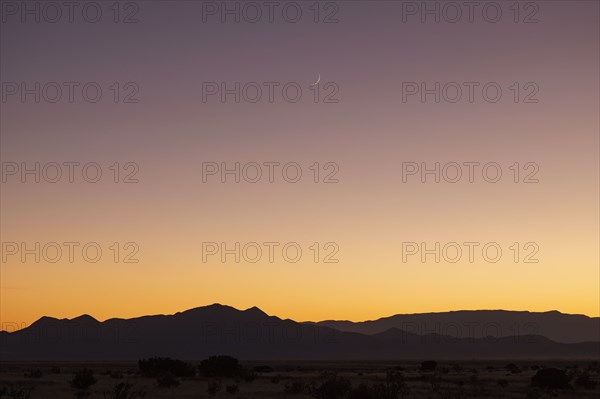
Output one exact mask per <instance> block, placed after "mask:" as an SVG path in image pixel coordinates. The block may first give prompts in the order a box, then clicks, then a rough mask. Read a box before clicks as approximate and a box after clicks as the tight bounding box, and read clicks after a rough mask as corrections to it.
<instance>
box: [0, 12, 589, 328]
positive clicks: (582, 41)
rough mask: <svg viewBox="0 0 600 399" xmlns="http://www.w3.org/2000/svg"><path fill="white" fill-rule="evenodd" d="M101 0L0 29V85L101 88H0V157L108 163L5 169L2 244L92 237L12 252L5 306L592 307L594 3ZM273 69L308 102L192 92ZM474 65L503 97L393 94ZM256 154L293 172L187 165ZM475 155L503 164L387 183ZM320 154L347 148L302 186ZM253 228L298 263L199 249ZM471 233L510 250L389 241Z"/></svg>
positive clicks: (454, 78)
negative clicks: (255, 15)
mask: <svg viewBox="0 0 600 399" xmlns="http://www.w3.org/2000/svg"><path fill="white" fill-rule="evenodd" d="M3 3H4V2H3ZM100 3H101V4H103V7H104V13H105V14H103V16H105V17H103V19H102V21H101V22H99V23H96V24H93V23H87V22H85V21H83V20H81V18H79V17H77V16H78V15H80V14H77V13H76V20H75V22H74V23H68V22H63V23H56V24H53V23H47V22H44V21H42V22H41V23H39V24H36V23H33V22H31V21H26V22H25V23H21V22H20V21H19V19H18V17H15V16H12V15H9V16H6V17H7V20H6V22H3V23H2V24H1V35H0V36H1V39H0V45H1V55H2V56H1V60H0V67H1V81H2V82H3V83H5V82H17V83H20V82H27V84H30V85H32V84H33V82H36V81H38V82H42V84H43V83H45V82H53V81H54V82H66V81H76V82H82V83H85V82H98V84H99V85H100V86H101V87H103V89H104V90H103V97H102V99H101V100H100V101H99V102H98V103H87V102H85V101H82V100H81V98H80V97H79V96H78V93H80V92H79V91H76V92H75V93H76V99H75V102H74V103H72V104H71V103H69V102H67V101H65V100H63V101H60V102H58V103H55V104H52V103H48V102H45V101H42V102H40V103H39V104H36V103H34V102H32V101H31V100H29V101H28V102H26V103H21V102H20V101H19V98H18V97H10V98H8V99H7V101H5V102H3V103H2V104H0V105H1V113H0V116H1V117H0V127H1V150H0V155H1V158H2V162H17V163H21V162H27V163H28V164H29V165H32V164H33V163H35V162H40V163H42V164H44V163H47V162H59V163H62V162H69V161H78V162H81V163H87V162H97V163H99V164H101V165H102V166H103V172H104V176H105V177H104V178H103V179H102V180H101V181H100V182H99V183H96V184H90V183H86V182H85V181H82V179H80V178H78V179H77V180H76V182H75V183H72V184H70V183H68V182H66V181H64V180H63V181H61V182H59V183H56V184H52V183H43V182H42V183H39V184H34V183H31V182H29V183H27V184H23V183H21V182H20V181H19V179H18V177H14V176H12V177H10V178H9V179H8V181H7V182H6V183H3V184H2V192H1V198H0V199H1V202H0V210H1V213H2V218H1V220H2V221H1V225H0V233H1V236H2V237H1V241H2V242H4V243H6V242H18V243H21V242H25V243H27V244H29V245H30V246H33V245H34V243H35V242H41V243H47V242H67V241H78V242H81V243H85V242H92V241H93V242H98V243H99V244H100V245H101V246H102V248H103V249H104V251H105V252H104V253H103V258H102V260H101V261H99V262H98V263H87V262H85V261H82V259H81V256H76V257H77V258H78V260H77V261H75V262H74V263H69V262H68V261H66V259H65V257H63V259H61V261H59V262H57V263H47V262H40V263H35V262H34V261H33V260H32V259H33V258H32V257H30V258H29V259H28V261H27V262H24V263H23V262H21V261H20V258H19V257H18V256H11V257H8V260H7V262H3V263H2V265H1V271H0V273H1V274H0V276H1V282H0V288H1V294H0V299H1V301H0V312H1V314H0V321H1V322H3V323H6V322H17V323H26V324H30V323H31V322H33V321H34V320H36V319H37V318H39V317H41V316H42V315H49V316H54V317H74V316H77V315H79V314H82V313H89V314H91V315H93V316H95V317H96V318H98V319H101V320H103V319H106V318H110V317H133V316H137V315H143V314H155V313H174V312H177V311H181V310H185V309H188V308H193V307H197V306H202V305H207V304H211V303H215V302H219V303H223V304H228V305H231V306H234V307H238V308H247V307H251V306H258V307H260V308H261V309H263V310H265V311H266V312H267V313H270V314H275V315H278V316H280V317H289V318H293V319H296V320H318V319H350V320H364V319H373V318H377V317H381V316H385V315H391V314H395V313H415V312H429V311H447V310H458V309H508V310H530V311H547V310H553V309H556V310H559V311H562V312H566V313H582V314H587V315H590V316H598V315H600V308H599V306H600V305H599V299H600V298H599V284H600V279H599V278H600V276H599V269H598V265H599V254H598V242H599V230H598V229H599V212H598V203H599V195H598V188H599V187H598V185H599V167H598V166H599V163H598V162H599V159H598V151H599V140H598V139H599V120H598V110H599V106H600V104H599V77H598V70H599V68H600V65H599V48H600V46H599V44H600V43H599V26H598V18H599V17H598V16H599V4H598V2H595V1H544V2H537V4H538V5H539V8H540V9H539V11H538V12H537V13H536V18H537V19H538V20H539V22H538V23H528V24H525V23H514V21H513V14H511V12H512V11H510V10H509V8H508V7H509V5H510V4H512V2H506V1H501V2H498V3H499V4H502V7H503V16H502V18H501V20H500V21H499V22H498V23H489V22H486V21H485V20H483V19H482V17H481V12H479V13H478V12H476V13H475V21H474V23H469V22H468V21H465V20H463V21H460V22H458V23H447V22H443V21H442V22H440V23H438V24H436V23H433V22H432V20H431V19H429V20H427V21H426V23H421V21H419V19H418V16H417V17H414V16H409V17H408V21H407V22H403V14H402V2H389V1H344V2H337V3H336V4H337V5H338V6H339V12H337V14H336V18H337V19H338V20H339V22H338V23H329V24H324V23H314V21H313V20H312V18H313V15H312V14H310V13H311V12H312V11H310V9H309V7H310V5H311V4H312V2H298V4H300V5H301V6H302V8H303V11H304V13H306V14H303V18H302V19H301V21H300V22H298V23H287V22H286V21H284V20H283V19H282V18H281V14H280V13H277V12H276V14H275V22H274V23H268V22H267V21H261V22H259V23H247V22H240V23H235V22H233V21H232V20H231V19H230V20H228V21H227V22H226V23H221V21H220V20H219V18H218V17H215V16H209V17H208V20H207V22H206V23H203V21H202V16H203V14H202V5H201V2H198V3H194V2H190V1H169V2H167V1H144V2H137V4H138V6H139V12H137V14H136V17H137V18H138V19H139V22H138V23H131V24H115V23H113V22H112V21H111V18H112V14H110V13H111V12H112V11H111V10H110V8H109V3H108V2H100ZM111 3H112V2H111ZM233 3H235V2H230V3H229V4H233ZM429 3H431V4H433V3H434V2H429ZM483 3H485V2H483ZM216 4H218V5H219V6H220V5H221V2H217V3H216ZM328 11H331V10H328ZM527 11H531V10H527ZM322 12H325V10H322ZM522 12H523V13H525V10H522ZM526 14H528V13H526ZM321 17H323V15H321ZM520 18H521V19H523V18H524V16H523V15H520ZM319 74H320V76H321V83H320V84H321V85H324V84H326V83H327V82H334V83H335V84H336V85H337V87H339V93H338V94H337V95H336V98H338V99H339V102H337V103H323V102H319V103H315V102H314V101H313V100H312V97H311V96H312V92H311V91H310V90H309V86H310V84H311V83H312V82H314V81H315V80H316V79H317V76H318V75H319ZM115 81H118V82H121V84H124V83H125V82H135V83H136V84H137V85H138V87H139V93H138V94H137V98H138V99H139V102H138V103H127V104H124V103H118V104H115V103H114V102H113V101H112V100H111V95H112V92H111V91H110V90H109V86H110V85H111V84H112V83H113V82H115ZM267 81H273V82H281V84H282V85H283V84H285V83H286V82H297V83H298V84H299V85H300V86H301V87H302V88H303V96H302V98H301V100H300V101H299V102H297V103H288V102H286V101H283V100H282V98H281V96H280V91H276V98H275V101H274V102H273V103H270V102H268V101H265V100H263V101H260V102H258V103H249V102H245V101H241V102H240V103H239V104H236V103H234V102H232V101H228V102H226V103H222V102H220V101H219V99H218V97H217V96H214V97H210V99H209V100H208V101H207V102H203V101H202V87H203V82H227V83H228V84H229V85H233V83H234V82H241V84H242V85H243V84H244V83H247V82H267ZM467 81H476V82H481V84H482V85H483V84H485V83H487V82H497V83H498V84H499V85H500V86H501V87H502V88H503V97H502V99H501V100H500V101H499V102H497V103H489V102H486V101H483V100H482V99H481V97H480V91H479V92H478V91H476V99H475V101H474V102H473V103H469V102H468V101H466V100H463V101H460V102H458V103H448V102H444V101H442V102H440V103H438V104H436V103H434V102H432V101H428V102H426V103H421V102H420V101H419V99H418V97H414V98H410V99H409V100H408V101H407V102H403V101H402V87H403V82H428V83H429V84H430V85H433V82H441V83H442V84H444V83H446V82H467ZM514 82H520V83H521V84H522V85H523V84H525V83H527V82H534V83H535V84H536V85H537V87H539V92H538V93H537V94H536V96H535V97H536V98H537V99H538V100H539V102H537V103H523V102H519V103H515V102H514V101H513V100H512V92H511V91H510V90H509V86H511V85H512V84H513V83H514ZM4 87H6V86H4ZM320 87H321V89H322V90H323V87H322V86H320ZM277 93H279V94H277ZM430 98H431V97H430ZM269 161H277V162H281V163H286V162H297V163H299V164H300V165H302V168H303V172H304V175H303V176H304V178H303V179H302V180H301V181H300V182H299V183H296V184H291V183H286V182H285V181H283V180H282V179H281V178H277V180H276V181H275V182H274V183H273V184H269V183H268V182H265V181H264V180H263V181H261V182H259V183H256V184H251V183H243V182H242V183H239V184H235V183H232V182H230V183H226V184H223V183H221V182H220V181H219V179H218V178H216V177H212V178H210V179H209V181H208V182H207V183H203V181H202V164H203V162H219V163H220V162H228V163H229V164H230V165H231V164H233V163H235V162H241V163H246V162H258V163H262V162H269ZM470 161H477V162H481V163H482V164H483V163H487V162H497V163H498V164H500V165H501V166H502V169H503V179H502V180H501V181H500V182H498V183H495V184H492V183H487V182H485V181H484V180H482V178H481V175H476V180H475V182H474V183H468V182H466V181H465V178H463V180H462V181H461V182H459V183H455V184H452V183H446V182H441V183H439V184H436V183H433V182H431V181H430V182H428V183H425V184H423V183H421V182H420V181H419V179H418V178H417V177H412V178H410V179H409V180H408V182H406V183H403V181H402V163H403V162H417V163H421V162H426V163H428V164H429V165H432V164H433V163H435V162H440V163H446V162H458V163H462V162H470ZM115 162H119V163H120V164H121V165H123V164H125V163H127V162H135V163H136V164H137V165H138V166H139V172H138V173H137V174H136V177H137V178H138V179H139V183H137V184H123V183H119V184H115V183H113V182H112V181H111V178H112V177H111V175H110V173H112V172H111V171H110V170H109V169H108V166H110V165H111V164H113V163H115ZM315 162H319V163H320V164H321V165H323V164H325V163H327V162H335V163H336V164H337V165H339V172H338V173H337V175H336V177H337V178H338V179H339V183H336V184H323V183H319V184H315V183H313V182H312V181H311V178H312V176H311V175H310V173H312V172H311V171H310V170H309V169H308V168H309V166H310V165H312V164H314V163H315ZM515 162H519V163H520V164H521V165H524V164H525V163H527V162H535V163H536V164H537V165H539V172H538V173H537V175H536V177H537V178H538V179H539V183H536V184H524V183H518V184H515V183H514V182H513V181H512V175H511V174H510V173H512V172H511V171H510V170H509V169H508V167H509V166H510V165H512V164H513V163H515ZM265 241H276V242H281V243H286V242H298V243H299V244H300V245H301V246H302V248H303V250H304V252H303V257H302V259H301V261H299V262H298V263H287V262H285V261H283V260H282V258H281V256H279V255H277V258H278V260H277V261H276V262H274V263H269V262H267V261H264V260H263V261H261V262H258V263H255V264H252V263H247V262H241V263H239V264H236V263H235V262H227V263H222V262H220V261H219V258H218V257H211V258H209V259H210V261H209V262H206V263H203V262H202V242H227V243H228V244H229V245H230V246H233V243H235V242H242V243H245V242H265ZM465 241H475V242H480V243H482V244H483V243H486V242H497V243H498V244H499V245H501V247H502V249H503V251H504V252H503V257H502V259H501V260H500V261H499V262H497V263H489V262H485V261H484V260H482V257H481V256H480V255H476V260H475V262H473V263H469V262H468V261H466V260H465V258H464V255H463V259H462V260H461V261H459V262H457V263H448V262H440V263H435V262H432V261H428V262H425V263H422V262H420V261H419V260H418V257H411V258H409V261H408V262H403V261H402V243H403V242H427V243H429V244H430V245H431V246H433V243H434V242H441V243H446V242H461V243H462V242H465ZM114 242H119V243H121V244H124V243H126V242H135V243H137V245H138V246H139V253H138V254H137V258H138V259H139V263H135V264H132V263H122V262H121V263H114V262H113V261H112V258H111V256H112V253H111V252H109V250H108V247H109V246H110V245H111V244H112V243H114ZM314 242H319V243H321V245H323V244H324V243H326V242H335V243H337V245H338V246H339V253H338V255H337V258H338V259H339V262H338V263H322V262H319V263H315V262H314V261H313V259H312V253H311V252H310V250H309V246H310V245H311V244H312V243H314ZM514 242H518V243H520V244H521V245H523V244H524V243H527V242H535V243H536V244H537V245H538V246H539V252H538V254H537V256H536V258H537V259H539V262H538V263H523V262H519V263H515V262H513V261H512V253H511V252H510V250H509V247H510V246H511V245H512V244H513V243H514ZM321 255H323V253H322V254H321ZM263 259H264V258H263ZM430 259H431V258H430Z"/></svg>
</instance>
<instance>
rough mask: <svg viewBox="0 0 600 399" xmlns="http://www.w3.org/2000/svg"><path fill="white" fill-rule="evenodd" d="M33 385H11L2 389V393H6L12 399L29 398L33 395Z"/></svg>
mask: <svg viewBox="0 0 600 399" xmlns="http://www.w3.org/2000/svg"><path fill="white" fill-rule="evenodd" d="M31 391H33V387H31V386H24V385H9V386H8V387H4V388H2V389H0V393H4V395H7V396H8V397H9V398H12V399H28V398H29V397H30V396H31Z"/></svg>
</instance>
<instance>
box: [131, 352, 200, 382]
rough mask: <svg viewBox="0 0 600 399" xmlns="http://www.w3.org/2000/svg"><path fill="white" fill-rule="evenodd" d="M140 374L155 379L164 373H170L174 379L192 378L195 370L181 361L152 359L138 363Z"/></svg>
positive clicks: (164, 358) (162, 358)
mask: <svg viewBox="0 0 600 399" xmlns="http://www.w3.org/2000/svg"><path fill="white" fill-rule="evenodd" d="M138 367H139V369H140V373H141V374H142V375H143V376H144V377H150V378H155V377H159V376H161V375H163V374H165V373H171V374H172V375H174V376H175V377H193V376H194V375H195V374H196V369H195V367H194V366H193V365H191V364H189V363H186V362H184V361H182V360H177V359H171V358H169V357H152V358H150V359H141V360H139V361H138Z"/></svg>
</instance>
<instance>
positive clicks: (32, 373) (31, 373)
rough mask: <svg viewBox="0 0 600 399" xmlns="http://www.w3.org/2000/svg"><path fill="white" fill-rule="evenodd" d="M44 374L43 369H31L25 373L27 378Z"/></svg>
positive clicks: (40, 376) (39, 376)
mask: <svg viewBox="0 0 600 399" xmlns="http://www.w3.org/2000/svg"><path fill="white" fill-rule="evenodd" d="M43 375H44V374H42V370H39V369H38V370H30V371H28V372H27V373H25V378H42V376H43Z"/></svg>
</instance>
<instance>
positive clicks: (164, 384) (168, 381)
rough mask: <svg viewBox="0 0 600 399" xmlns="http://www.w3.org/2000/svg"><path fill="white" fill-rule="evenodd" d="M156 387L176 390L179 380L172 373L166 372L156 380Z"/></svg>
mask: <svg viewBox="0 0 600 399" xmlns="http://www.w3.org/2000/svg"><path fill="white" fill-rule="evenodd" d="M156 385H157V386H158V387H159V388H175V387H177V386H179V380H178V379H177V378H175V376H174V375H173V373H171V372H170V371H165V372H164V373H162V374H161V375H159V376H158V377H157V378H156Z"/></svg>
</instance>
